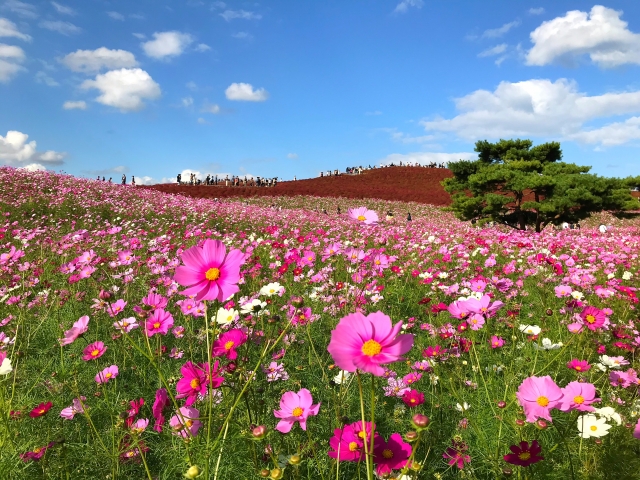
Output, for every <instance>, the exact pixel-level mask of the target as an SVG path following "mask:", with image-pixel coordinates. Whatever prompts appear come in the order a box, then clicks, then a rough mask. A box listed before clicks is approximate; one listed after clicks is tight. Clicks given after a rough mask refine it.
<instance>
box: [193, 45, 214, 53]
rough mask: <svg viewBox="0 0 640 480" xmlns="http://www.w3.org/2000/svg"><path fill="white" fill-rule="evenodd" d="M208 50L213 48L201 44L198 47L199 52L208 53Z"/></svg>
mask: <svg viewBox="0 0 640 480" xmlns="http://www.w3.org/2000/svg"><path fill="white" fill-rule="evenodd" d="M207 50H211V47H210V46H209V45H207V44H206V43H199V44H198V46H197V47H196V51H197V52H206V51H207Z"/></svg>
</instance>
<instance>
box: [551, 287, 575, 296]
mask: <svg viewBox="0 0 640 480" xmlns="http://www.w3.org/2000/svg"><path fill="white" fill-rule="evenodd" d="M554 290H555V292H556V297H558V298H562V297H569V296H571V292H573V290H572V288H571V287H569V286H568V285H558V286H557V287H555V288H554Z"/></svg>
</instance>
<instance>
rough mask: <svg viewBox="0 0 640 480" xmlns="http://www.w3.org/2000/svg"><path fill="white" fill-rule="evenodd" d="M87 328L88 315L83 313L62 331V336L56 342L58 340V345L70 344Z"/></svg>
mask: <svg viewBox="0 0 640 480" xmlns="http://www.w3.org/2000/svg"><path fill="white" fill-rule="evenodd" d="M88 328H89V317H88V316H87V315H84V316H83V317H80V319H79V320H78V321H77V322H75V323H74V324H73V327H71V328H70V329H69V330H67V331H66V332H64V338H59V339H58V342H60V346H64V345H70V344H72V343H73V342H75V341H76V339H77V338H78V337H79V336H80V335H82V334H83V333H85V332H86V331H87V329H88Z"/></svg>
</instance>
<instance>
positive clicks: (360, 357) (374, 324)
mask: <svg viewBox="0 0 640 480" xmlns="http://www.w3.org/2000/svg"><path fill="white" fill-rule="evenodd" d="M401 330H402V322H398V323H396V325H395V326H393V325H392V324H391V319H390V318H389V317H388V316H387V315H385V314H384V313H382V312H374V313H370V314H369V315H367V316H364V315H363V314H362V313H352V314H349V315H347V316H346V317H343V318H342V319H340V322H338V325H337V326H336V328H335V329H334V330H333V331H332V332H331V341H330V342H329V346H328V347H327V350H328V351H329V353H330V354H331V356H332V357H333V360H334V361H335V363H336V365H338V367H340V368H341V369H342V370H346V371H348V372H355V371H356V369H360V370H362V371H363V372H368V373H372V374H373V375H375V376H378V377H380V376H382V375H384V372H385V369H384V368H383V367H382V366H381V365H383V364H387V363H393V362H397V361H399V360H402V355H404V354H405V353H407V352H408V351H409V350H411V347H413V335H411V334H402V335H401V334H400V331H401Z"/></svg>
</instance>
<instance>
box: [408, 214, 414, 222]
mask: <svg viewBox="0 0 640 480" xmlns="http://www.w3.org/2000/svg"><path fill="white" fill-rule="evenodd" d="M411 220H413V219H412V218H411V212H407V222H410V221H411Z"/></svg>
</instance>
